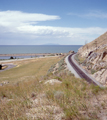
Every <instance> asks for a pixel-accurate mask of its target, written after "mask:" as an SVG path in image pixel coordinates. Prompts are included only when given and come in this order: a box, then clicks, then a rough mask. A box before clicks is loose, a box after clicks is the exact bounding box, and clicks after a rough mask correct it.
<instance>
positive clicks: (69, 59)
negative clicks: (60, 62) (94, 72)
mask: <svg viewBox="0 0 107 120" xmlns="http://www.w3.org/2000/svg"><path fill="white" fill-rule="evenodd" d="M72 55H74V54H71V55H69V56H68V61H69V63H70V65H71V66H72V67H73V68H74V70H75V71H76V72H77V73H78V75H79V76H80V77H81V78H83V79H85V80H86V81H87V82H89V83H93V84H94V85H97V84H96V83H95V82H94V81H93V80H92V79H91V78H90V77H88V76H87V75H86V74H85V73H84V72H83V71H82V70H81V69H80V68H79V67H78V66H77V65H76V64H75V63H74V62H73V61H72V59H71V57H72Z"/></svg>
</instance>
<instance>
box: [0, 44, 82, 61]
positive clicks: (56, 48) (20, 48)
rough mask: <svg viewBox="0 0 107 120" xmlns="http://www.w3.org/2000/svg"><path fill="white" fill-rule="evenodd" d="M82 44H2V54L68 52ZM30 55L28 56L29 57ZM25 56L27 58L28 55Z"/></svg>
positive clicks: (0, 51)
mask: <svg viewBox="0 0 107 120" xmlns="http://www.w3.org/2000/svg"><path fill="white" fill-rule="evenodd" d="M81 46H82V45H0V54H26V53H68V52H69V51H70V50H73V51H75V52H77V51H78V49H79V48H80V47H81ZM21 57H22V56H21ZM29 57H31V56H29ZM29 57H28V56H27V58H29ZM9 58H10V56H9ZM9 58H8V59H9ZM19 58H20V56H19ZM24 58H26V56H25V57H24ZM0 59H3V58H0ZM6 59H7V58H6Z"/></svg>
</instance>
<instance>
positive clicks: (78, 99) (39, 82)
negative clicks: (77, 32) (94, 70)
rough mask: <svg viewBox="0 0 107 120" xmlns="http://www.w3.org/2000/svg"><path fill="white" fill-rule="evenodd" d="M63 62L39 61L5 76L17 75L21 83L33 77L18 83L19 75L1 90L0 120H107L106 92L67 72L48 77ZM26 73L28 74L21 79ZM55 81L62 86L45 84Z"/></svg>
mask: <svg viewBox="0 0 107 120" xmlns="http://www.w3.org/2000/svg"><path fill="white" fill-rule="evenodd" d="M59 60H60V59H56V58H45V59H41V60H36V61H32V62H28V63H26V64H24V65H23V64H21V65H20V66H19V67H17V68H14V69H11V70H9V71H5V72H4V73H3V74H4V75H5V73H7V74H12V73H11V72H13V75H14V73H15V72H17V74H18V75H19V78H20V79H21V78H22V77H23V76H31V77H29V79H27V77H26V78H25V80H24V81H20V82H17V80H19V79H15V78H17V77H18V75H16V76H17V77H16V76H13V78H12V82H13V81H14V84H8V85H5V86H2V87H0V120H32V119H35V120H61V119H62V120H89V119H92V120H94V119H99V120H100V119H102V120H104V119H103V118H104V117H107V115H106V113H107V102H106V99H107V97H106V93H107V92H106V89H105V90H103V89H101V88H99V87H97V86H93V85H90V84H88V83H87V82H86V81H85V80H82V79H77V78H75V77H74V76H73V75H72V74H71V73H70V72H69V71H67V70H61V71H60V72H56V73H55V74H46V73H47V70H48V69H49V67H50V66H51V65H52V64H54V63H56V62H57V61H59ZM61 62H62V61H61ZM31 64H32V65H31ZM28 68H30V69H28ZM23 70H26V74H25V72H24V73H23V74H21V75H20V74H19V72H20V71H23ZM27 70H28V71H29V72H27ZM14 71H15V72H14ZM41 75H42V76H41ZM32 76H35V78H33V77H32ZM37 76H38V77H37ZM40 76H41V77H40ZM2 77H3V76H2ZM7 77H8V75H7ZM54 78H58V79H59V80H61V82H62V83H61V84H54V85H50V84H44V83H45V81H46V80H50V79H54Z"/></svg>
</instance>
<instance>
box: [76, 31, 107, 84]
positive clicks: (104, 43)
mask: <svg viewBox="0 0 107 120" xmlns="http://www.w3.org/2000/svg"><path fill="white" fill-rule="evenodd" d="M78 55H79V56H81V57H84V58H85V61H84V62H83V63H82V65H83V66H85V67H84V68H85V69H87V70H88V71H89V72H90V73H91V74H92V76H93V77H94V78H95V79H96V80H97V81H99V82H100V83H102V84H103V85H107V32H106V33H105V34H103V35H101V36H100V37H99V38H97V39H96V40H94V41H92V42H91V43H88V44H86V45H84V46H82V47H81V48H80V49H79V50H78Z"/></svg>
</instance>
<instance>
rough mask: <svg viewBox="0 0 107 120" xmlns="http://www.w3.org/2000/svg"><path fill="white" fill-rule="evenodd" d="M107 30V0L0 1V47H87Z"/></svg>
mask: <svg viewBox="0 0 107 120" xmlns="http://www.w3.org/2000/svg"><path fill="white" fill-rule="evenodd" d="M106 31H107V0H0V45H46V44H59V45H84V44H86V43H89V42H91V41H93V40H94V39H96V38H97V37H99V36H100V35H102V34H104V33H105V32H106Z"/></svg>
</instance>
